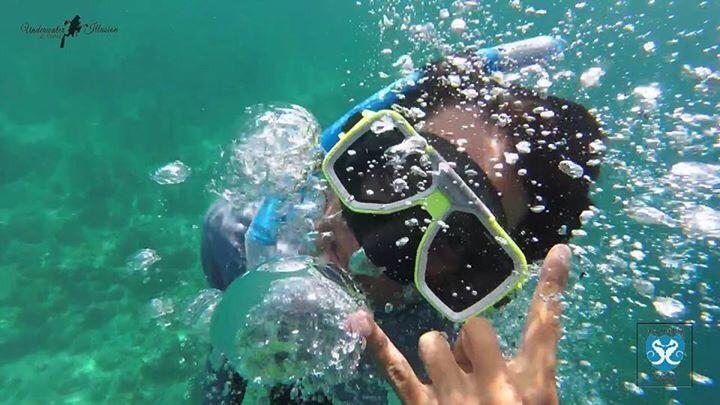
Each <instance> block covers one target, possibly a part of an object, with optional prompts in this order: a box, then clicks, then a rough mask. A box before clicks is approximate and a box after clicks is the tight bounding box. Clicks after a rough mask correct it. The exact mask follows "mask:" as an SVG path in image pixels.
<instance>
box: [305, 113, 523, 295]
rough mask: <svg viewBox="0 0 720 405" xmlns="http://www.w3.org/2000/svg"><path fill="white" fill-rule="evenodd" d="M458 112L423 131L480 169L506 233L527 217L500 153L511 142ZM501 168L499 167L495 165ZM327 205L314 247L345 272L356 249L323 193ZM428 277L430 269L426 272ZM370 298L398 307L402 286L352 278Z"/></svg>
mask: <svg viewBox="0 0 720 405" xmlns="http://www.w3.org/2000/svg"><path fill="white" fill-rule="evenodd" d="M459 108H462V107H458V108H447V109H444V110H442V111H440V112H439V113H437V114H435V115H433V116H432V117H429V118H428V119H427V120H426V125H425V127H424V128H423V131H424V132H430V133H433V134H435V135H436V136H438V137H440V138H443V139H445V140H447V141H448V142H450V143H452V144H453V145H457V146H458V147H459V148H460V147H462V148H464V151H463V150H462V149H460V151H463V152H464V153H466V154H467V155H468V156H469V157H470V158H471V159H472V160H473V161H475V163H477V164H478V166H480V168H482V170H483V171H484V172H485V174H486V175H487V177H488V179H490V182H491V183H492V185H493V186H494V187H495V189H496V190H498V192H499V193H501V197H500V201H501V202H502V207H503V210H504V214H505V218H506V219H507V228H506V229H507V230H511V229H513V228H514V227H515V226H516V225H518V224H519V223H520V222H521V221H522V220H523V219H524V217H525V215H526V214H527V212H528V208H527V207H528V203H529V201H528V196H527V193H526V192H525V190H524V189H523V188H522V186H521V183H520V182H519V181H518V174H517V171H516V170H515V169H514V166H513V165H508V164H507V163H506V162H505V155H504V153H505V152H508V151H514V147H513V145H512V144H511V143H510V140H509V139H507V137H506V136H505V135H504V134H503V133H502V132H501V131H500V130H499V129H498V127H497V126H495V125H492V124H489V123H487V122H486V121H485V120H484V119H483V118H481V117H477V116H474V115H473V114H469V113H468V112H467V111H463V110H460V109H459ZM499 164H501V165H499ZM326 198H327V204H326V209H325V214H324V217H323V220H322V221H321V222H320V223H319V224H318V231H319V232H320V240H319V246H320V248H321V250H322V252H323V254H324V256H325V258H326V259H327V260H328V261H331V262H333V263H335V264H337V265H338V266H340V267H342V268H344V269H347V268H348V261H349V259H350V256H351V255H352V254H353V253H354V252H355V251H356V250H358V249H359V248H360V244H359V243H358V241H357V239H356V238H355V236H354V234H353V232H352V231H351V230H350V228H349V227H348V225H347V224H346V223H345V220H344V219H343V217H342V206H341V203H340V200H338V198H337V197H336V196H335V195H334V194H333V192H332V191H331V190H327V191H326ZM428 272H429V273H430V274H433V269H432V268H428ZM356 279H357V280H358V281H359V282H360V283H362V284H363V287H364V289H365V292H366V293H367V294H368V296H369V297H370V298H371V299H375V300H380V301H381V302H385V301H386V302H391V303H395V302H398V301H399V300H400V298H401V296H402V294H401V292H402V289H403V286H402V285H401V284H399V283H397V282H396V281H394V280H391V279H390V278H388V277H387V276H385V275H382V276H380V277H370V276H357V277H356Z"/></svg>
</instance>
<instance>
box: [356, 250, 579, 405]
mask: <svg viewBox="0 0 720 405" xmlns="http://www.w3.org/2000/svg"><path fill="white" fill-rule="evenodd" d="M570 256H571V252H570V249H569V248H568V247H567V246H565V245H556V246H555V247H553V248H552V250H550V252H549V253H548V255H547V257H546V258H545V262H544V263H543V266H542V270H541V272H540V280H539V282H538V285H537V288H536V289H535V294H534V297H533V300H532V303H531V304H530V310H529V312H528V318H527V323H526V325H525V330H524V333H523V338H522V344H521V346H520V349H519V350H518V352H517V354H516V355H515V357H513V358H512V359H509V360H506V359H505V358H503V355H502V353H501V352H500V347H499V345H498V342H497V336H496V334H495V330H494V329H493V327H492V326H491V325H490V322H489V321H488V320H487V319H485V318H471V319H469V320H468V321H467V322H465V325H464V326H463V327H462V330H461V331H460V335H459V337H458V340H457V342H456V344H455V347H454V348H452V349H451V348H450V345H449V343H448V341H447V339H446V338H445V337H444V336H443V335H442V334H440V333H439V332H435V331H433V332H427V333H425V334H424V335H422V336H421V337H420V342H419V351H420V357H421V359H422V361H423V363H424V364H425V368H426V370H427V372H428V375H429V377H430V380H431V382H430V383H429V384H423V383H422V382H421V381H420V379H419V378H418V377H417V375H416V374H415V372H414V371H413V369H412V367H411V366H410V364H409V363H408V362H407V360H406V359H405V357H404V356H403V355H402V354H401V353H400V351H398V349H397V348H396V347H395V346H394V345H393V343H392V342H391V341H390V339H388V337H387V336H386V335H385V333H384V332H383V331H382V329H380V327H379V326H378V325H377V324H376V323H375V321H374V320H373V319H372V318H371V317H370V316H369V315H367V317H366V319H363V320H360V319H357V318H356V319H355V322H354V324H355V325H357V327H356V328H355V329H356V330H359V331H360V333H361V334H363V335H365V336H366V337H367V343H368V348H369V349H370V351H371V352H372V353H373V355H374V356H375V359H376V361H377V363H378V364H379V366H380V367H381V368H382V369H383V370H384V372H385V373H386V375H387V377H388V379H389V380H390V384H391V385H392V386H393V388H394V389H395V392H396V393H397V394H398V396H399V397H400V399H401V400H402V402H403V403H405V404H468V403H473V404H506V403H522V404H556V403H557V402H558V397H557V391H556V388H555V367H556V363H557V359H556V351H557V341H558V339H559V338H560V321H559V317H560V313H561V312H562V305H561V302H560V301H559V300H558V299H557V297H558V293H560V292H561V291H562V290H563V288H564V287H565V283H566V282H567V276H568V271H569V268H570ZM363 332H364V333H363Z"/></svg>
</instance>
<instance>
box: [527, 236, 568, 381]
mask: <svg viewBox="0 0 720 405" xmlns="http://www.w3.org/2000/svg"><path fill="white" fill-rule="evenodd" d="M571 256H572V252H571V251H570V248H568V247H567V246H566V245H555V246H554V247H553V248H552V249H551V250H550V252H549V253H548V255H547V257H546V258H545V262H544V263H543V266H542V269H541V271H540V279H539V281H538V285H537V288H536V289H535V295H534V297H533V300H532V303H531V305H530V311H529V313H528V318H527V323H526V324H525V333H524V337H523V342H522V346H521V348H520V352H519V354H518V358H519V360H520V361H522V362H523V363H524V364H525V365H526V367H532V368H534V369H536V371H540V372H543V371H549V370H554V369H555V365H556V362H557V360H556V352H557V342H558V340H559V339H560V332H561V330H560V314H561V313H562V302H561V301H560V294H561V293H562V291H563V289H564V288H565V284H566V283H567V278H568V273H569V271H570V257H571Z"/></svg>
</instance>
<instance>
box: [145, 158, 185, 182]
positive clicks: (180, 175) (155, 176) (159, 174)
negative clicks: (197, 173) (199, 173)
mask: <svg viewBox="0 0 720 405" xmlns="http://www.w3.org/2000/svg"><path fill="white" fill-rule="evenodd" d="M191 171H192V170H191V169H190V167H189V166H188V165H186V164H185V163H183V162H181V161H179V160H176V161H174V162H170V163H168V164H166V165H164V166H162V167H160V168H158V169H156V170H155V171H153V172H152V173H150V178H151V179H152V180H153V181H155V182H156V183H157V184H163V185H166V184H180V183H182V182H184V181H185V180H187V178H188V177H190V172H191Z"/></svg>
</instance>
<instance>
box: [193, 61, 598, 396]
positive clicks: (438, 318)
mask: <svg viewBox="0 0 720 405" xmlns="http://www.w3.org/2000/svg"><path fill="white" fill-rule="evenodd" d="M487 59H488V55H477V54H476V55H473V56H469V57H451V58H447V59H446V60H443V61H441V62H439V63H434V64H430V65H428V66H427V67H426V68H425V69H424V71H423V72H422V74H419V75H417V76H416V77H414V78H413V80H411V81H409V82H406V84H404V85H403V86H404V88H402V89H401V90H398V91H397V92H394V93H391V95H390V97H376V98H375V99H373V100H372V102H370V103H367V102H366V103H364V104H361V105H360V106H359V107H356V108H355V109H353V110H351V111H350V112H349V113H348V114H346V115H345V116H343V118H342V119H341V120H339V122H338V123H336V124H334V125H333V126H331V127H329V128H328V130H326V132H325V133H324V134H323V137H322V138H321V144H322V146H323V148H324V149H325V150H326V152H328V153H327V154H326V156H325V160H324V163H323V171H324V174H325V177H326V179H327V182H328V183H329V185H330V187H328V188H327V192H326V193H325V194H326V204H325V207H326V208H325V215H324V218H323V219H322V220H321V221H320V223H319V224H318V231H319V235H320V237H319V238H318V244H319V246H320V248H321V249H320V254H321V255H322V256H323V258H324V259H325V260H326V261H327V262H329V263H332V264H333V265H334V266H335V268H337V269H341V270H344V271H346V272H349V273H352V278H353V280H354V281H355V282H356V284H357V285H358V286H359V289H360V290H362V291H363V293H364V294H365V295H366V296H367V297H368V299H369V301H370V302H371V304H372V306H373V308H372V309H373V310H375V311H374V312H375V314H376V318H377V319H378V322H379V323H380V324H381V325H382V326H383V329H385V332H383V331H381V330H380V329H379V327H377V326H375V324H374V321H367V322H366V324H367V325H369V326H368V328H366V329H367V330H366V333H364V335H365V336H366V337H368V342H369V345H370V348H371V349H373V351H374V352H375V354H376V357H378V359H379V361H380V363H381V364H382V365H383V367H384V368H385V369H386V370H387V369H388V368H389V369H390V371H391V372H390V380H391V382H392V383H393V385H394V387H395V389H396V391H397V392H398V393H399V395H400V396H401V398H403V399H404V400H407V401H414V400H415V399H417V400H421V399H422V397H419V396H418V395H420V394H418V393H420V392H422V393H425V394H427V395H431V396H430V397H429V398H433V397H432V395H436V397H435V398H436V399H437V398H438V395H439V393H440V392H441V391H443V389H444V388H442V387H440V386H438V385H442V382H441V381H440V380H438V379H437V378H433V373H436V372H438V370H437V369H435V370H433V369H432V367H428V370H427V371H428V373H429V374H430V377H431V379H432V381H433V382H434V383H435V385H436V388H437V389H438V390H439V391H437V392H436V393H435V394H428V393H429V392H431V391H428V389H427V388H426V387H425V388H423V387H424V386H422V387H421V386H420V385H418V382H417V381H419V380H418V379H417V377H414V374H413V373H412V372H411V369H410V366H409V365H413V364H414V365H418V364H419V361H418V360H423V361H424V363H425V364H426V365H428V366H429V365H430V364H439V365H440V366H441V367H442V370H443V371H442V373H449V374H448V375H453V373H455V374H456V373H457V370H456V369H453V368H452V367H449V368H448V367H447V364H448V362H447V361H440V362H435V361H432V360H431V359H429V358H428V357H432V356H428V353H424V354H423V351H424V350H425V352H427V349H423V348H424V347H427V345H426V344H423V341H422V340H421V343H420V349H421V350H420V352H421V359H413V358H412V355H413V354H414V353H416V352H417V342H418V340H417V338H418V336H419V334H420V332H423V331H426V330H428V329H436V330H452V323H451V322H450V321H463V320H466V319H471V318H472V317H473V316H474V315H475V314H477V313H479V312H482V311H484V310H487V309H489V308H492V307H499V306H501V305H502V304H503V303H504V302H505V301H506V300H507V299H508V298H509V296H510V295H509V294H511V293H512V292H513V291H515V290H516V289H517V288H518V287H519V286H520V285H521V284H522V282H523V280H524V279H525V276H526V273H527V269H526V266H527V265H526V263H527V262H532V261H536V260H540V259H542V258H543V257H544V256H545V255H546V254H547V253H548V251H550V248H551V247H552V246H554V245H556V244H558V243H563V242H565V241H567V240H568V239H569V238H570V236H571V234H572V230H574V229H577V228H579V227H580V225H581V224H580V219H579V216H580V213H581V212H582V211H584V210H586V209H588V207H589V205H590V200H589V198H588V192H589V186H590V184H591V182H592V181H593V180H594V179H596V178H597V176H598V172H599V169H598V167H597V166H596V165H595V164H594V162H595V161H597V158H598V156H596V155H594V154H593V153H592V152H593V150H592V148H591V147H590V144H591V143H593V142H596V141H598V140H600V139H601V133H600V129H599V126H598V124H597V122H596V120H595V119H594V118H593V117H592V116H591V115H590V114H589V113H588V111H587V110H586V109H585V108H584V107H582V106H580V105H578V104H575V103H573V102H570V101H567V100H563V99H559V98H556V97H552V96H548V97H541V96H540V95H537V94H536V93H534V92H533V91H531V90H528V89H524V88H521V87H515V86H508V85H504V84H502V83H498V82H497V81H496V80H495V79H492V78H491V77H490V75H489V69H488V66H489V64H488V60H487ZM252 222H253V218H252V213H250V212H242V211H238V210H237V209H235V208H233V207H231V206H230V205H229V204H228V203H227V202H224V201H220V202H218V203H216V205H214V206H213V207H212V208H211V209H210V211H209V213H208V215H207V217H206V221H205V224H204V233H203V245H202V260H203V268H204V271H205V274H206V276H207V279H208V281H209V283H210V284H211V286H213V287H215V288H219V289H222V290H224V289H225V288H227V286H228V285H229V284H230V283H231V282H232V281H233V280H234V279H235V278H237V277H238V276H240V275H242V273H243V272H244V271H245V264H246V263H245V261H246V257H245V251H244V247H245V246H246V245H247V244H246V241H245V238H246V235H247V234H246V232H247V231H248V229H249V228H250V227H251V226H252ZM557 249H559V250H558V251H557V252H556V254H555V255H552V254H551V255H550V256H549V258H548V261H547V262H546V267H545V268H546V269H549V268H550V267H553V264H552V263H560V262H558V260H560V259H559V258H558V257H559V256H568V254H567V249H566V248H557ZM553 252H555V250H553ZM548 263H550V264H548ZM559 266H560V265H559ZM562 266H564V268H565V269H566V268H567V264H566V263H565V264H564V265H562ZM562 266H561V267H562ZM548 271H549V270H543V273H542V275H541V281H542V280H545V279H546V278H545V277H546V276H547V274H546V273H548ZM561 273H562V271H561ZM565 273H566V271H565ZM564 277H565V276H563V277H560V278H562V279H564ZM413 284H414V285H413ZM541 284H542V283H541ZM562 284H563V283H561V282H556V283H555V284H554V285H556V286H555V287H553V288H552V289H553V291H555V290H557V291H559V290H560V289H561V286H562ZM557 286H560V288H557ZM557 291H556V292H557ZM415 292H417V293H419V294H415ZM537 294H545V292H543V291H542V285H541V286H540V287H539V292H537V293H536V295H537ZM543 302H544V301H543ZM388 303H392V305H393V306H395V307H396V308H395V309H394V310H392V311H387V312H389V313H385V312H386V311H383V310H382V309H381V308H383V307H382V306H384V305H387V304H388ZM547 305H550V304H547ZM539 306H542V305H541V304H540V303H539V302H537V300H536V303H535V304H533V307H532V309H531V315H530V320H529V324H528V331H529V332H528V333H526V337H525V339H526V342H527V339H533V338H532V336H534V334H533V333H530V332H532V330H533V328H535V327H534V325H536V324H537V322H540V323H539V324H538V325H546V324H547V325H550V324H552V322H550V323H547V322H549V321H548V318H547V317H548V316H551V315H552V314H553V313H557V311H556V310H547V309H546V310H544V312H543V311H541V312H542V315H537V312H538V311H540V309H535V308H538V307H539ZM428 309H429V312H428ZM536 319H539V320H541V321H542V322H541V321H537V320H536ZM448 320H450V321H448ZM478 322H480V323H478ZM483 322H484V321H470V322H468V324H467V325H466V327H465V328H464V329H463V330H464V331H467V332H463V333H462V334H461V336H467V335H473V334H475V335H478V336H480V337H478V339H480V341H483V339H484V341H485V343H484V344H483V345H482V350H491V352H492V353H495V354H497V352H496V351H499V349H497V347H496V346H497V345H496V344H495V346H493V345H491V344H489V343H487V337H488V336H492V337H493V338H494V333H492V332H491V330H490V329H488V325H486V324H485V323H483ZM543 322H545V323H543ZM551 326H552V325H551ZM548 330H552V327H550V328H549V329H547V328H544V327H542V328H540V332H542V334H544V335H547V333H550V335H552V334H553V333H554V332H547V331H548ZM385 333H387V335H388V336H389V338H387V337H386V335H385ZM427 339H428V338H425V339H424V340H425V341H427ZM435 339H436V340H437V336H435ZM460 339H461V340H460V343H459V344H456V348H457V347H460V349H457V350H456V352H457V353H456V359H457V364H458V367H459V368H460V369H462V370H464V372H466V373H468V370H471V368H468V363H469V364H470V365H472V366H473V367H474V368H475V367H476V368H481V369H483V370H486V369H487V370H492V371H493V372H500V370H505V371H503V372H504V373H506V372H508V371H507V370H511V371H512V369H513V368H512V367H509V368H503V367H501V366H499V365H498V364H495V365H493V367H491V368H489V369H488V368H487V367H485V366H487V364H481V365H477V364H476V363H474V361H479V360H478V357H477V356H475V355H474V353H473V352H472V351H473V350H475V349H477V347H476V346H474V343H472V342H471V340H473V339H471V338H467V339H465V338H464V337H461V338H460ZM468 339H469V340H468ZM546 340H547V339H545V340H543V341H546ZM551 340H552V339H550V340H549V341H551ZM390 342H394V345H393V344H392V343H390ZM551 343H552V350H550V349H551V348H550V347H549V345H547V344H543V345H540V346H542V347H543V348H544V349H547V350H543V351H542V353H545V354H542V356H546V357H547V358H551V361H550V360H548V361H545V362H542V363H539V364H545V365H546V366H547V367H550V365H553V366H554V361H555V359H554V345H555V343H556V341H552V342H551ZM529 344H530V343H529ZM395 346H398V347H399V348H400V351H397V350H394V349H393V348H394V347H395ZM440 346H441V345H440ZM433 347H438V345H434V346H433ZM493 350H496V351H493ZM528 350H530V351H532V350H535V349H528ZM400 352H402V353H404V355H405V357H408V361H405V362H403V361H404V360H402V361H401V360H398V353H400ZM388 353H390V354H388ZM447 353H448V351H444V352H442V351H441V353H439V355H444V356H447ZM533 353H535V354H528V355H525V356H535V355H537V356H540V355H541V354H537V353H538V352H533ZM436 354H438V353H436ZM457 356H460V357H457ZM463 356H465V357H463ZM491 358H492V359H494V360H493V361H495V363H498V359H501V358H500V357H498V356H491ZM519 358H521V359H522V358H523V357H521V356H520V357H519ZM445 360H447V359H445ZM398 361H399V362H400V363H397V362H398ZM398 364H402V365H403V367H402V368H398ZM408 364H409V365H408ZM513 364H518V363H517V362H516V363H513ZM388 365H389V366H388ZM550 368H552V369H553V370H554V367H550ZM400 371H401V372H402V373H400V374H396V375H393V373H395V372H400ZM224 377H226V378H222V377H221V378H220V379H219V380H218V382H219V383H223V384H224V383H226V381H227V379H229V378H230V379H233V381H234V382H233V383H230V386H231V387H230V391H231V394H234V395H237V396H238V397H239V398H242V395H243V390H244V385H243V384H242V383H241V381H242V380H241V379H240V378H239V376H237V375H233V376H224ZM400 377H402V378H400ZM398 378H400V380H398ZM445 381H447V380H445ZM543 382H546V383H548V384H550V385H551V386H552V389H553V391H552V392H553V393H554V381H553V380H552V379H550V380H548V379H543ZM227 389H228V388H227V387H225V388H220V389H219V390H218V391H219V392H220V393H222V392H223V391H224V394H221V395H225V394H226V393H227ZM432 392H434V391H432ZM277 398H283V399H282V401H289V398H288V397H287V396H280V397H277Z"/></svg>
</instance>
